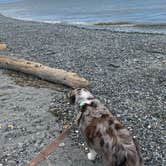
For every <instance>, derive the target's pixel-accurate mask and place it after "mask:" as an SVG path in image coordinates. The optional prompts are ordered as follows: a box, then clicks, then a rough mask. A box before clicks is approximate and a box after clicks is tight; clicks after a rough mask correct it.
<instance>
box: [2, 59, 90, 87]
mask: <svg viewBox="0 0 166 166" xmlns="http://www.w3.org/2000/svg"><path fill="white" fill-rule="evenodd" d="M0 68H4V69H10V70H15V71H20V72H23V73H26V74H31V75H35V76H37V77H39V78H41V79H44V80H47V81H50V82H54V83H60V84H63V85H67V86H70V87H72V88H77V87H80V88H81V87H87V86H88V85H89V82H88V81H87V80H86V79H85V78H83V77H80V76H78V75H77V74H76V73H73V72H67V71H65V70H63V69H57V68H51V67H48V66H44V65H42V64H40V63H36V62H32V61H27V60H25V59H17V58H11V57H7V56H0Z"/></svg>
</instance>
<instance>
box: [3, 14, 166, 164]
mask: <svg viewBox="0 0 166 166" xmlns="http://www.w3.org/2000/svg"><path fill="white" fill-rule="evenodd" d="M0 41H3V42H5V43H6V44H7V46H8V49H7V50H6V51H1V52H0V55H8V56H15V57H18V58H26V59H29V60H33V61H37V62H40V63H43V64H45V65H49V66H51V67H58V68H63V69H65V70H70V71H74V72H76V73H78V74H80V75H82V76H84V77H85V78H87V79H88V80H90V82H91V91H92V92H93V94H94V95H95V96H96V97H97V98H99V99H100V100H101V101H102V102H103V103H105V104H106V106H108V107H109V108H110V110H111V112H112V113H113V114H114V115H116V116H117V117H118V118H119V119H120V121H122V122H123V123H124V124H125V125H126V127H128V129H129V130H130V131H131V133H132V134H133V135H134V136H135V137H136V138H137V139H138V141H139V144H140V147H141V152H142V154H143V157H144V160H145V165H147V166H153V165H155V166H165V165H166V155H165V149H166V123H165V121H166V47H165V46H166V35H163V34H146V33H125V32H112V31H110V30H104V29H103V30H101V29H97V28H96V27H94V28H88V27H78V26H73V25H63V24H47V23H40V22H30V21H29V22H28V21H20V20H15V19H10V18H7V17H4V16H2V15H0ZM68 90H69V89H68V88H66V87H63V86H59V85H53V84H50V83H47V82H44V81H42V80H38V79H36V78H33V77H31V76H27V75H23V74H20V73H14V72H9V71H5V70H1V71H0V108H1V109H0V113H1V116H0V165H2V166H6V165H8V166H15V165H19V166H22V165H25V164H26V163H27V162H28V161H29V160H30V159H31V158H32V157H33V156H34V154H36V153H37V152H39V150H40V149H41V148H42V147H43V146H44V145H45V144H48V143H50V142H51V140H52V139H53V138H55V137H56V136H57V135H58V134H59V132H60V131H61V130H62V127H63V125H65V124H66V123H68V122H70V121H72V120H73V119H74V117H75V116H76V114H77V112H75V111H74V109H73V107H72V106H70V105H68V104H67V102H65V101H64V95H65V93H66V92H67V91H68ZM73 115H74V116H73ZM77 130H78V129H77V126H74V129H73V130H72V132H71V134H70V135H69V136H68V137H67V138H66V139H65V144H64V146H62V147H60V148H59V149H58V150H56V151H55V152H54V153H53V154H52V155H50V156H49V160H50V162H51V163H52V164H53V165H58V166H76V165H77V166H78V165H80V166H81V165H82V166H85V165H86V166H91V165H95V166H96V165H100V166H101V165H102V164H101V161H100V160H97V161H96V162H95V163H92V162H90V161H88V160H87V157H86V152H87V147H86V144H85V143H84V141H83V139H82V137H81V136H80V133H78V131H77ZM39 165H41V166H44V165H47V163H46V162H43V163H41V164H39Z"/></svg>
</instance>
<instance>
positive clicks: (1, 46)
mask: <svg viewBox="0 0 166 166" xmlns="http://www.w3.org/2000/svg"><path fill="white" fill-rule="evenodd" d="M6 48H7V45H6V44H4V43H0V51H2V50H6Z"/></svg>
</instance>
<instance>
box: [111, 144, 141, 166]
mask: <svg viewBox="0 0 166 166" xmlns="http://www.w3.org/2000/svg"><path fill="white" fill-rule="evenodd" d="M143 165H144V164H143V161H142V159H141V158H140V156H139V154H138V152H137V149H135V147H134V146H130V145H129V147H126V146H124V145H123V144H115V145H114V147H113V152H112V165H111V166H143Z"/></svg>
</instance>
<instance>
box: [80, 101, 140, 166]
mask: <svg viewBox="0 0 166 166" xmlns="http://www.w3.org/2000/svg"><path fill="white" fill-rule="evenodd" d="M79 127H80V130H81V131H82V133H83V135H84V137H85V139H86V141H87V143H88V145H89V146H90V148H92V149H94V150H95V151H96V152H97V153H99V154H101V155H102V156H103V159H104V162H105V165H106V166H143V162H142V158H141V156H140V153H139V149H138V148H137V145H136V144H135V142H134V140H133V138H132V136H131V135H130V133H129V131H128V130H127V129H125V128H124V127H123V125H122V124H121V123H120V122H119V121H118V120H117V119H116V118H114V117H113V115H112V114H111V113H110V112H109V111H108V110H107V108H106V107H104V106H103V105H102V104H101V103H100V102H99V101H98V100H94V101H93V103H92V104H91V105H86V106H85V107H84V113H83V114H82V117H81V118H80V120H79Z"/></svg>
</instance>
